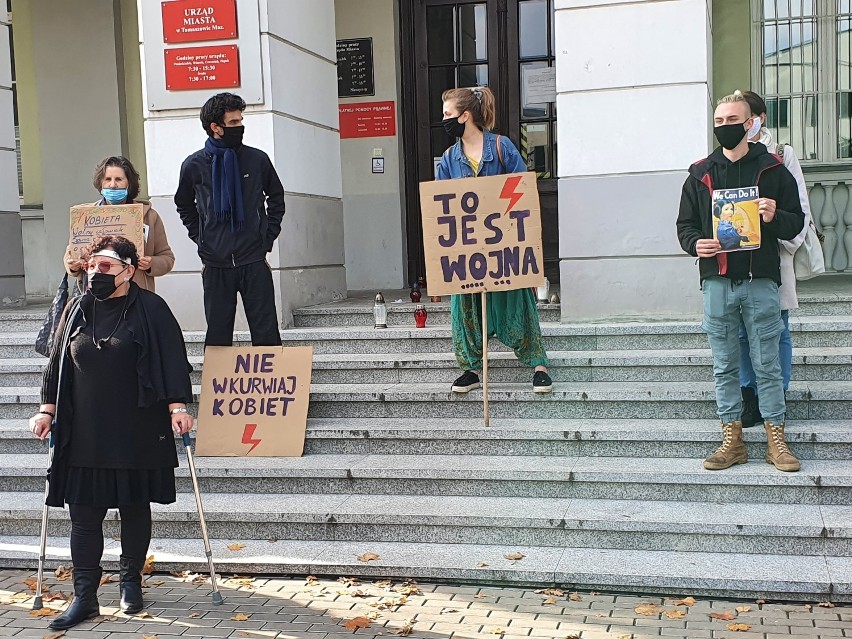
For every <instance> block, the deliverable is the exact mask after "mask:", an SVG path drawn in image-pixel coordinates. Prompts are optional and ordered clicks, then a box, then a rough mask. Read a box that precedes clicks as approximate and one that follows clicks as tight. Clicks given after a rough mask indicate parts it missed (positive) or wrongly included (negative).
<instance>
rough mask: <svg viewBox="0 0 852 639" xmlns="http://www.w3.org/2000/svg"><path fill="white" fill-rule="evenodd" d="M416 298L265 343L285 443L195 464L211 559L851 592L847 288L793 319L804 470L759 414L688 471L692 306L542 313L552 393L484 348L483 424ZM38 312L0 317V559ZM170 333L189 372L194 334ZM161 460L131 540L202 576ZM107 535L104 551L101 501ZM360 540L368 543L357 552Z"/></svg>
mask: <svg viewBox="0 0 852 639" xmlns="http://www.w3.org/2000/svg"><path fill="white" fill-rule="evenodd" d="M406 299H407V298H406ZM388 301H389V302H390V301H392V300H391V299H390V298H388ZM429 309H430V311H429V312H430V318H429V325H430V326H429V328H426V329H422V330H417V329H414V328H413V326H412V318H411V313H412V310H413V308H412V306H411V304H405V305H400V306H397V305H392V304H389V305H388V310H389V318H390V321H389V323H390V325H391V328H388V329H385V330H376V329H374V328H372V304H370V303H361V302H353V301H351V300H349V301H344V302H340V303H337V304H332V305H326V306H323V307H318V308H313V309H301V310H299V311H297V312H296V314H295V318H296V325H297V328H294V329H290V330H287V331H284V332H283V339H284V342H285V344H288V345H300V344H311V345H312V346H313V347H314V351H315V366H314V377H313V384H312V389H311V390H312V394H311V408H310V417H309V423H308V432H307V438H306V446H305V455H304V456H303V457H302V458H298V459H287V458H284V459H267V458H198V459H197V460H196V461H197V465H198V470H199V481H200V484H201V488H202V492H203V495H204V499H205V506H206V512H207V519H208V525H209V527H210V532H211V535H212V537H213V543H214V552H215V553H216V559H217V563H218V565H219V567H220V570H221V571H223V572H226V573H227V572H231V571H233V572H256V573H281V572H284V573H294V574H299V573H313V574H355V575H361V576H388V577H414V578H421V579H427V578H428V579H442V580H467V581H478V582H486V583H488V582H499V583H503V584H506V583H517V584H523V583H532V584H542V585H545V584H552V585H556V586H559V587H573V588H584V589H591V590H595V589H606V590H630V591H639V592H645V591H648V592H665V593H671V592H682V591H687V592H688V594H694V595H699V594H708V595H709V594H712V595H724V596H739V597H744V596H755V597H764V598H778V599H808V600H820V601H822V600H825V599H831V600H834V601H852V578H850V576H852V506H850V505H849V504H850V503H852V502H850V497H849V495H850V494H852V467H850V465H849V463H848V460H849V458H850V457H852V421H849V419H850V415H852V411H850V409H852V366H850V364H852V319H850V315H851V314H850V311H852V295H848V296H845V295H840V294H830V293H825V292H822V293H820V294H813V295H810V296H807V297H806V299H804V300H803V303H802V308H801V309H800V310H799V311H798V312H797V313H796V314H795V315H794V316H793V317H792V318H791V328H792V330H793V340H794V344H795V348H796V350H795V355H794V372H793V379H794V381H793V383H792V385H791V388H790V391H789V392H788V400H789V415H788V417H789V420H788V433H789V437H788V439H789V441H790V444H791V448H792V449H793V450H794V452H795V453H796V454H797V455H798V456H799V457H800V459H801V460H802V471H801V472H799V473H789V474H787V473H780V472H778V471H777V470H775V469H774V468H773V467H771V466H769V465H768V464H766V463H765V462H764V461H763V454H764V452H765V434H764V433H763V429H762V428H754V429H749V430H747V431H746V433H745V439H746V441H747V446H748V449H749V455H750V458H751V460H750V462H749V463H748V464H745V465H741V466H737V467H735V468H731V469H729V470H727V471H723V472H716V473H713V472H708V471H705V470H704V469H703V467H702V464H701V461H702V459H703V458H704V456H706V455H707V454H708V453H709V452H710V451H712V450H713V449H714V448H715V447H716V446H717V445H718V442H719V426H718V422H717V420H716V418H715V407H714V401H713V399H714V395H713V384H712V374H711V369H710V366H711V360H710V353H709V350H708V348H707V342H706V337H705V335H704V334H703V333H702V332H701V329H700V327H699V322H698V320H694V321H688V322H671V321H669V322H638V321H637V322H625V323H600V324H583V325H562V324H558V323H556V321H557V320H558V312H559V311H558V307H541V308H540V312H541V315H542V318H543V319H544V320H545V323H544V325H543V333H544V335H545V343H546V346H547V348H548V351H549V355H550V356H551V358H552V367H551V374H552V376H553V378H554V380H555V381H556V386H555V390H554V393H552V394H551V395H534V394H533V393H532V392H531V384H530V379H529V377H530V373H529V371H527V370H525V369H523V368H521V367H519V366H518V364H517V362H516V361H515V360H514V356H513V355H512V354H511V353H509V352H508V349H506V348H505V347H502V346H500V345H498V344H497V342H496V341H494V342H492V349H491V350H492V353H493V356H492V359H491V375H490V379H491V382H492V387H491V410H492V426H491V427H490V428H486V427H484V426H483V425H482V423H481V411H482V404H481V393H480V392H479V391H475V392H473V393H470V394H469V395H467V396H458V395H454V394H452V393H451V392H450V391H449V383H450V382H451V381H452V380H453V379H454V378H455V377H456V376H457V375H458V370H457V367H456V363H455V360H454V357H453V354H452V345H451V339H450V337H451V332H450V329H449V327H448V326H446V325H445V324H446V323H447V322H448V305H447V304H446V302H444V303H441V304H437V305H432V306H429ZM42 317H43V311H39V312H33V313H30V312H29V311H26V312H19V311H15V312H12V313H5V312H3V313H0V565H4V566H6V565H8V566H20V567H31V566H34V565H35V558H36V556H37V552H36V548H37V537H36V535H37V534H38V527H39V522H40V517H41V506H40V504H41V502H42V495H41V493H42V491H43V488H44V468H45V466H46V461H47V450H46V447H45V446H44V444H42V443H40V442H38V441H36V440H34V439H33V438H32V437H31V435H30V434H29V432H28V430H27V422H26V420H27V418H28V417H29V416H30V415H31V414H32V412H33V411H34V410H35V409H36V404H37V403H38V402H39V385H40V375H41V371H42V370H43V368H44V365H45V363H46V360H45V359H44V358H39V357H37V356H35V355H34V354H33V352H32V342H33V340H34V338H35V331H36V330H37V328H38V326H39V325H40V323H41V320H42ZM236 337H237V340H238V341H242V342H245V341H246V340H247V339H248V336H247V335H246V334H245V333H241V334H238V335H237V336H236ZM186 341H187V344H188V350H189V352H190V357H191V358H192V363H193V365H194V367H195V369H196V370H195V373H194V379H193V381H194V383H195V384H198V383H199V382H200V371H201V366H202V364H203V362H202V357H201V356H202V350H203V334H202V333H200V332H188V333H187V334H186ZM180 449H181V447H180V446H179V450H180ZM180 464H181V465H180V467H179V468H178V469H177V470H176V475H177V480H178V491H179V495H178V503H177V504H174V505H171V506H168V507H160V506H155V517H154V519H155V524H154V526H155V530H154V532H155V537H156V539H155V540H154V541H153V542H152V553H153V554H154V555H155V557H156V560H155V561H156V564H157V567H158V569H163V570H169V569H175V570H185V569H194V570H199V571H201V570H203V569H204V568H205V562H204V561H203V559H204V557H203V552H202V546H201V542H200V540H199V539H198V535H199V531H198V523H197V516H196V514H195V507H194V503H193V499H192V494H191V482H190V480H189V476H188V471H187V469H186V463H185V459H183V457H181V460H180ZM68 530H69V521H68V519H67V513H66V512H65V511H62V510H59V509H53V510H51V528H50V532H51V535H53V536H54V538H53V540H52V541H51V545H50V549H49V557H50V558H51V559H50V561H51V563H52V564H56V563H62V562H64V563H68V558H67V543H68V542H67V536H66V535H67V533H68ZM105 532H106V535H107V549H106V552H105V557H106V561H107V565H109V566H112V565H113V564H114V563H115V561H116V558H117V554H118V552H119V550H118V543H117V542H115V541H114V540H111V539H110V537H112V536H114V535H118V534H119V529H118V525H117V522H116V520H115V516H114V515H111V516H110V518H109V520H108V522H107V524H106V527H105ZM276 540H277V541H276ZM232 543H240V544H245V547H244V548H243V549H241V550H239V551H231V550H228V549H227V545H228V544H232ZM368 551H370V552H375V553H377V554H379V555H380V556H381V558H380V559H379V560H378V561H376V562H370V563H366V564H365V563H362V562H359V561H358V560H357V557H358V556H359V555H360V554H362V553H364V552H368ZM512 552H522V553H523V554H524V555H526V556H525V557H524V558H523V559H522V560H520V561H510V560H507V559H505V558H504V556H505V555H506V554H508V553H512ZM482 564H487V565H485V566H482ZM477 566H481V567H477Z"/></svg>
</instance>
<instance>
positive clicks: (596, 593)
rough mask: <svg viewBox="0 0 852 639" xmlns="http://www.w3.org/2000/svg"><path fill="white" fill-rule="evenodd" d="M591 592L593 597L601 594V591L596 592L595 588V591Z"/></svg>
mask: <svg viewBox="0 0 852 639" xmlns="http://www.w3.org/2000/svg"><path fill="white" fill-rule="evenodd" d="M589 594H590V595H591V596H592V597H597V596H598V595H599V594H601V593H599V592H595V591H594V590H593V591H592V592H590V593H589Z"/></svg>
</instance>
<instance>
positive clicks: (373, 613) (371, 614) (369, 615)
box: [364, 610, 382, 621]
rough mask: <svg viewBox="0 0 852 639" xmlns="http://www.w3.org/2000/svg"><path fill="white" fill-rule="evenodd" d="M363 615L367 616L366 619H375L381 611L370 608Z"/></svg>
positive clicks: (379, 615) (380, 614)
mask: <svg viewBox="0 0 852 639" xmlns="http://www.w3.org/2000/svg"><path fill="white" fill-rule="evenodd" d="M364 616H365V617H367V619H369V620H370V621H375V620H376V619H378V618H379V617H381V616H382V613H380V612H377V611H375V610H371V611H370V612H368V613H367V614H366V615H364Z"/></svg>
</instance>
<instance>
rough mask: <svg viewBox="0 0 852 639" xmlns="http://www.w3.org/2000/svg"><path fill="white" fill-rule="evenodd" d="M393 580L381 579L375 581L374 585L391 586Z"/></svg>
mask: <svg viewBox="0 0 852 639" xmlns="http://www.w3.org/2000/svg"><path fill="white" fill-rule="evenodd" d="M392 583H393V582H392V581H391V580H390V579H381V580H379V581H374V582H373V585H374V586H378V587H379V588H389V587H390V586H391V584H392Z"/></svg>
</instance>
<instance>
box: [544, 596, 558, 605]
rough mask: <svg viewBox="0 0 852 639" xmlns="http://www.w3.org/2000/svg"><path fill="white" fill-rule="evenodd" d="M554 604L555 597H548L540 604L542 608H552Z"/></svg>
mask: <svg viewBox="0 0 852 639" xmlns="http://www.w3.org/2000/svg"><path fill="white" fill-rule="evenodd" d="M555 603H556V597H548V598H547V599H545V600H544V601H542V602H541V605H542V606H552V605H553V604H555Z"/></svg>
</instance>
